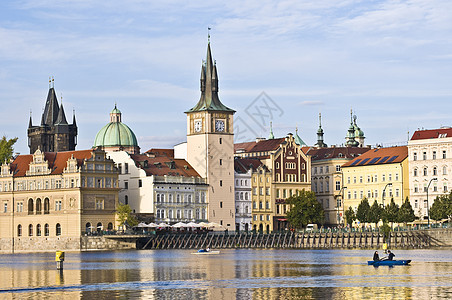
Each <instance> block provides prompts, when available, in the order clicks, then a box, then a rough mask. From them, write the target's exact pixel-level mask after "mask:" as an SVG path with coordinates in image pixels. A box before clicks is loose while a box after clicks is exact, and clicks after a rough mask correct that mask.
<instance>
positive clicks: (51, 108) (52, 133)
mask: <svg viewBox="0 0 452 300" xmlns="http://www.w3.org/2000/svg"><path fill="white" fill-rule="evenodd" d="M49 83H50V82H49ZM76 145H77V124H76V122H75V114H74V116H73V121H72V124H69V123H68V122H67V120H66V114H65V113H64V108H63V102H61V104H58V100H57V96H56V92H55V89H54V86H53V79H52V81H51V85H50V86H49V93H48V95H47V100H46V105H45V107H44V112H43V113H42V117H41V125H38V126H33V121H32V118H31V115H30V121H29V123H28V147H29V148H30V154H34V153H35V152H36V150H38V149H39V150H41V151H43V152H60V151H72V150H75V146H76Z"/></svg>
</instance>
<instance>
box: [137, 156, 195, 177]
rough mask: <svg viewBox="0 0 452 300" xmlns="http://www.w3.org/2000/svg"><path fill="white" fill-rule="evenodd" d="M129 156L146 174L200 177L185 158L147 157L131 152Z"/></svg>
mask: <svg viewBox="0 0 452 300" xmlns="http://www.w3.org/2000/svg"><path fill="white" fill-rule="evenodd" d="M130 157H131V158H132V159H133V160H134V161H135V165H136V166H137V167H139V168H141V169H143V170H144V171H145V172H146V175H148V176H151V175H155V176H164V175H168V176H183V177H201V176H199V174H198V172H196V171H195V169H194V168H193V167H192V166H191V165H190V164H189V163H188V162H187V161H186V160H185V159H173V158H169V157H167V156H156V157H149V156H147V155H144V154H131V155H130ZM145 162H147V163H145Z"/></svg>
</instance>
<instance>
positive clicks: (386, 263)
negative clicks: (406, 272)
mask: <svg viewBox="0 0 452 300" xmlns="http://www.w3.org/2000/svg"><path fill="white" fill-rule="evenodd" d="M410 262H411V259H408V260H377V261H375V260H369V261H367V264H368V265H371V266H397V265H408V264H409V263H410Z"/></svg>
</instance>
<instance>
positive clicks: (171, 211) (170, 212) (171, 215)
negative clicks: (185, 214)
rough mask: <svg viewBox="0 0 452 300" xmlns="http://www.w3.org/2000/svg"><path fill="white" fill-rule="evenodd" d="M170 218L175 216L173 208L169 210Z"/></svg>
mask: <svg viewBox="0 0 452 300" xmlns="http://www.w3.org/2000/svg"><path fill="white" fill-rule="evenodd" d="M168 218H170V219H172V218H173V210H172V209H170V210H168Z"/></svg>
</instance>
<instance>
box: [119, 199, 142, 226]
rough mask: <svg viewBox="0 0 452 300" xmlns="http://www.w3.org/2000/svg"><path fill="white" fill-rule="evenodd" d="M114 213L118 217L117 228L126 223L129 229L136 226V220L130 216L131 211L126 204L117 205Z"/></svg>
mask: <svg viewBox="0 0 452 300" xmlns="http://www.w3.org/2000/svg"><path fill="white" fill-rule="evenodd" d="M116 213H117V215H118V222H119V226H123V225H124V224H125V223H126V221H127V224H128V225H129V226H130V227H134V226H137V225H138V220H137V219H136V218H135V217H134V216H132V209H131V208H130V206H129V205H128V204H119V206H118V210H117V212H116Z"/></svg>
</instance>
